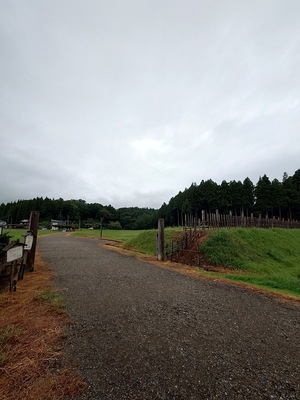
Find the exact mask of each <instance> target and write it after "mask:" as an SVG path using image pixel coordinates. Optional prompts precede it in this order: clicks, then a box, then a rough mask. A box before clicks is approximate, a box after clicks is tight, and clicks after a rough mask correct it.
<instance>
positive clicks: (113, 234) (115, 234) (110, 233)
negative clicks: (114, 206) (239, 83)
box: [72, 229, 143, 241]
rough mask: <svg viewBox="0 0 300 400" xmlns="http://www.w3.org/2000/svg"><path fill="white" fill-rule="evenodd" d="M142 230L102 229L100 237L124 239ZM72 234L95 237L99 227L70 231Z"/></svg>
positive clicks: (98, 232)
mask: <svg viewBox="0 0 300 400" xmlns="http://www.w3.org/2000/svg"><path fill="white" fill-rule="evenodd" d="M141 232H143V231H134V230H132V231H129V230H113V229H103V231H102V239H111V240H120V241H126V240H129V239H132V238H134V237H135V236H137V235H139V234H140V233H141ZM72 236H84V237H92V238H93V237H95V238H100V230H99V229H81V230H80V231H79V230H78V231H76V232H73V233H72Z"/></svg>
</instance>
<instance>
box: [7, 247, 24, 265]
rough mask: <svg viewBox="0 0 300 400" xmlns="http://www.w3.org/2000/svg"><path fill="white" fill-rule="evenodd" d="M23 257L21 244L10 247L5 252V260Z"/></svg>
mask: <svg viewBox="0 0 300 400" xmlns="http://www.w3.org/2000/svg"><path fill="white" fill-rule="evenodd" d="M22 257H23V246H16V247H12V248H11V249H9V250H7V252H6V262H8V263H9V262H12V261H15V260H19V259H20V258H22Z"/></svg>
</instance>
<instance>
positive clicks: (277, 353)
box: [38, 234, 300, 400]
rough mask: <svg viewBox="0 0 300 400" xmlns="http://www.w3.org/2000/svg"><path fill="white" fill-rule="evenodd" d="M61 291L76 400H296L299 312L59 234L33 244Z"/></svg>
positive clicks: (93, 242) (93, 241) (298, 391)
mask: <svg viewBox="0 0 300 400" xmlns="http://www.w3.org/2000/svg"><path fill="white" fill-rule="evenodd" d="M38 247H39V250H40V252H41V254H42V256H43V258H44V260H45V261H46V262H48V264H49V265H50V267H51V268H52V269H53V270H54V272H55V285H56V286H57V287H58V288H60V289H61V290H63V293H64V295H65V297H66V301H67V312H68V313H69V315H70V317H71V318H72V319H73V320H74V321H75V323H74V324H73V325H72V326H71V327H70V335H69V339H68V344H67V349H68V352H69V353H70V355H71V357H72V358H73V359H74V360H75V362H76V363H77V365H78V368H79V370H80V371H81V374H82V377H83V379H84V380H85V381H86V382H87V384H88V390H87V391H86V392H85V393H83V394H82V395H81V396H79V397H78V398H77V399H76V400H84V399H93V400H102V399H103V400H107V399H115V400H123V399H128V400H135V399H139V400H148V399H151V400H152V399H155V400H163V399H165V400H171V399H172V400H193V399H195V400H196V399H197V400H199V399H243V400H245V399H249V400H250V399H251V400H253V399H256V400H257V399H266V400H267V399H268V400H269V399H278V400H279V399H299V398H300V361H299V360H300V335H299V333H300V309H299V308H297V307H294V306H292V305H290V304H283V303H280V302H278V301H277V300H276V299H274V298H272V297H268V296H266V295H264V294H260V293H253V292H251V291H249V290H247V289H245V288H242V287H238V286H234V285H230V284H227V283H222V282H213V281H209V280H200V279H194V278H192V277H188V276H183V275H181V274H178V273H176V272H174V271H171V270H167V269H163V268H159V267H157V266H155V265H152V264H149V263H146V262H142V261H139V260H137V259H135V258H134V257H131V256H126V255H123V254H119V253H116V252H113V251H109V250H106V249H104V248H101V247H100V245H99V240H97V239H86V238H73V237H70V236H67V235H65V234H57V235H49V236H45V237H41V238H39V241H38Z"/></svg>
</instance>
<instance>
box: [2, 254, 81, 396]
mask: <svg viewBox="0 0 300 400" xmlns="http://www.w3.org/2000/svg"><path fill="white" fill-rule="evenodd" d="M51 278H52V272H51V271H50V270H49V269H48V268H47V266H46V264H45V263H44V262H43V261H42V260H41V259H40V258H39V255H38V254H37V257H36V263H35V271H34V272H33V273H27V274H25V279H24V280H23V281H20V282H18V285H17V291H16V292H15V293H10V292H9V291H8V290H6V291H4V292H2V293H1V294H0V345H1V351H0V388H1V400H21V399H22V400H25V399H26V400H36V399H43V400H62V399H64V398H66V397H68V396H69V397H71V398H72V397H73V396H76V395H77V394H78V393H79V392H80V391H81V389H82V388H83V386H84V385H83V383H82V381H81V379H80V377H79V376H78V374H77V373H76V370H75V369H74V368H73V366H72V365H71V364H70V362H69V361H68V360H67V358H66V356H65V355H64V351H63V343H64V340H65V337H66V331H65V328H66V324H67V323H68V320H67V316H66V314H65V313H64V311H63V308H62V307H63V303H62V299H61V296H60V295H59V293H57V292H55V291H53V289H52V287H51Z"/></svg>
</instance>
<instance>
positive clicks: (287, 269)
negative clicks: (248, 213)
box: [200, 228, 300, 298]
mask: <svg viewBox="0 0 300 400" xmlns="http://www.w3.org/2000/svg"><path fill="white" fill-rule="evenodd" d="M200 250H201V251H202V252H203V253H204V255H205V257H206V260H207V262H208V264H211V265H216V266H221V267H226V271H224V272H222V273H221V274H218V273H216V274H215V275H216V276H222V277H224V278H226V279H229V280H232V281H238V282H244V283H247V284H250V285H254V286H257V287H262V288H264V289H269V290H272V291H274V292H276V293H286V294H291V295H293V296H296V297H298V298H300V230H299V229H259V228H253V229H246V228H245V229H243V228H238V229H220V230H216V231H211V232H210V233H209V235H208V238H207V240H206V241H205V242H204V243H203V244H202V245H201V246H200Z"/></svg>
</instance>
